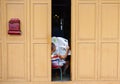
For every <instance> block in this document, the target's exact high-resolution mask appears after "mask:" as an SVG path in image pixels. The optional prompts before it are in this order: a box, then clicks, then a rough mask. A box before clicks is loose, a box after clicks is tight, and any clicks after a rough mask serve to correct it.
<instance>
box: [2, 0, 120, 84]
mask: <svg viewBox="0 0 120 84" xmlns="http://www.w3.org/2000/svg"><path fill="white" fill-rule="evenodd" d="M71 2H72V4H71V10H72V12H71V18H72V19H71V31H72V32H71V38H72V40H71V46H72V59H71V67H72V68H71V72H72V74H71V75H72V76H71V79H72V81H67V82H51V59H50V58H51V55H50V54H51V51H50V50H51V47H50V46H51V0H0V84H21V83H22V84H38V83H39V84H62V83H63V84H120V81H119V80H120V54H119V52H120V0H71ZM11 18H19V19H20V21H21V25H20V26H21V31H22V34H21V35H9V34H8V33H7V32H8V22H9V20H10V19H11Z"/></svg>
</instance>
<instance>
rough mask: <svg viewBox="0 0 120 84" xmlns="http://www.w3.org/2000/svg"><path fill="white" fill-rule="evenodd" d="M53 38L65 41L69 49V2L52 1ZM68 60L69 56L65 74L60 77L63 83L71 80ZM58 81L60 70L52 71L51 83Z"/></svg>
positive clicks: (65, 0) (68, 0) (63, 0)
mask: <svg viewBox="0 0 120 84" xmlns="http://www.w3.org/2000/svg"><path fill="white" fill-rule="evenodd" d="M53 36H56V37H63V38H65V39H67V40H68V43H69V47H70V49H71V45H70V44H71V0H52V37H53ZM70 59H71V55H69V56H68V57H67V60H68V61H69V67H68V68H67V70H66V73H65V74H64V75H62V80H63V81H69V80H70V78H71V75H70V74H71V70H70V61H71V60H70ZM63 68H64V67H62V70H63ZM56 75H57V76H56ZM59 80H60V70H57V69H56V70H53V69H52V81H59Z"/></svg>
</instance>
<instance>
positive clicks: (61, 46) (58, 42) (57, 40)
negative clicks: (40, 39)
mask: <svg viewBox="0 0 120 84" xmlns="http://www.w3.org/2000/svg"><path fill="white" fill-rule="evenodd" d="M52 43H54V44H55V46H56V49H57V50H58V51H59V54H60V55H65V53H66V48H67V47H68V46H69V45H68V40H67V39H65V38H63V37H52ZM68 55H71V53H70V50H69V53H68Z"/></svg>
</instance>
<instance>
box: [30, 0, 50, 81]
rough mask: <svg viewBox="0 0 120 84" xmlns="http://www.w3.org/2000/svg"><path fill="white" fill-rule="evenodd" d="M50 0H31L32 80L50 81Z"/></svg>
mask: <svg viewBox="0 0 120 84" xmlns="http://www.w3.org/2000/svg"><path fill="white" fill-rule="evenodd" d="M50 45H51V0H32V1H31V65H32V66H31V76H32V79H31V80H32V81H51V61H50V58H51V47H50Z"/></svg>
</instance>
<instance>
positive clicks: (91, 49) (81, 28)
mask: <svg viewBox="0 0 120 84" xmlns="http://www.w3.org/2000/svg"><path fill="white" fill-rule="evenodd" d="M75 5H76V6H75V9H74V11H75V16H74V17H75V30H74V31H75V32H76V34H75V41H76V42H75V45H76V55H75V57H76V59H75V60H76V62H75V64H76V76H75V77H76V78H75V79H76V80H79V82H80V81H81V80H82V81H83V82H84V83H89V84H94V83H95V84H107V83H111V84H115V83H119V80H120V71H119V70H120V62H119V61H120V55H119V52H120V51H119V50H120V46H119V44H120V26H119V24H120V23H119V22H120V18H119V17H120V5H119V0H76V2H75ZM89 80H92V81H89ZM88 81H89V82H88ZM79 82H78V84H79Z"/></svg>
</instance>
